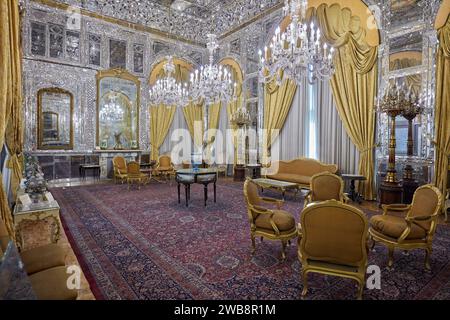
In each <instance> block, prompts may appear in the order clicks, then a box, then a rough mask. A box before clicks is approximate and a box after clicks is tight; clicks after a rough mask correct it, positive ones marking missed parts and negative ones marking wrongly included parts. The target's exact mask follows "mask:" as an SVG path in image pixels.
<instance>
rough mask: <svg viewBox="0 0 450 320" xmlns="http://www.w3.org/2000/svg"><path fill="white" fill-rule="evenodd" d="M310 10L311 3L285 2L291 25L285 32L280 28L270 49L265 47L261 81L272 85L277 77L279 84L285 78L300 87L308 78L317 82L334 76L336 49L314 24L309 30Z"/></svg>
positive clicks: (305, 0) (300, 1)
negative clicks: (326, 41)
mask: <svg viewBox="0 0 450 320" xmlns="http://www.w3.org/2000/svg"><path fill="white" fill-rule="evenodd" d="M307 8H308V1H307V0H285V6H284V14H285V15H289V16H290V17H291V23H290V24H289V26H288V27H287V29H286V31H285V32H281V30H280V27H278V28H277V29H276V31H275V36H274V37H273V39H272V41H271V43H270V45H269V48H268V47H265V48H264V55H263V52H262V51H261V50H259V57H260V72H259V75H260V80H261V82H264V83H268V82H270V81H272V80H273V79H274V77H275V81H276V82H277V84H278V85H280V84H281V82H282V80H283V78H288V79H291V80H294V81H296V83H297V84H300V83H301V82H302V81H304V79H308V80H309V82H310V83H314V82H315V81H317V80H318V79H319V80H326V79H329V78H330V77H331V76H332V75H333V73H334V71H335V68H334V65H333V57H334V48H332V47H331V48H329V46H328V44H326V43H324V42H323V41H322V39H321V32H320V29H319V28H316V27H315V26H314V23H313V22H311V24H310V25H309V27H308V24H307V23H306V10H307ZM269 49H270V50H269ZM280 71H282V72H280Z"/></svg>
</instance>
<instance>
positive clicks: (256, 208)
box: [250, 206, 273, 214]
mask: <svg viewBox="0 0 450 320" xmlns="http://www.w3.org/2000/svg"><path fill="white" fill-rule="evenodd" d="M250 209H251V210H253V211H255V212H256V213H260V214H272V213H273V211H272V210H270V209H267V208H264V207H260V206H251V207H250Z"/></svg>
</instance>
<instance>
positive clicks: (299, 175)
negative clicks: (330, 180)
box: [266, 158, 338, 188]
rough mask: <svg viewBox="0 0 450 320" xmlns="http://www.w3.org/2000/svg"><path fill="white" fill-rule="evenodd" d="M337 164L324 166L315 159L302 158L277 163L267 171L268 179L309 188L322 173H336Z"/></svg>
mask: <svg viewBox="0 0 450 320" xmlns="http://www.w3.org/2000/svg"><path fill="white" fill-rule="evenodd" d="M337 171H338V168H337V165H335V164H323V163H321V162H319V161H317V160H315V159H308V158H300V159H295V160H291V161H277V162H275V163H273V164H272V165H271V166H270V168H268V169H267V171H266V177H267V178H269V179H274V180H281V181H286V182H293V183H298V184H300V185H301V186H302V187H305V188H309V185H310V183H311V178H312V177H313V176H314V175H316V174H318V173H322V172H329V173H336V172H337Z"/></svg>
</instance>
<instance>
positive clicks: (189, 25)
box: [56, 0, 283, 44]
mask: <svg viewBox="0 0 450 320" xmlns="http://www.w3.org/2000/svg"><path fill="white" fill-rule="evenodd" d="M56 1H57V2H61V3H65V4H69V5H71V6H75V7H78V8H81V9H85V10H89V11H91V12H94V13H96V14H100V15H104V16H109V17H113V18H117V19H121V20H125V21H128V22H132V23H136V24H141V25H144V26H147V27H151V28H154V29H158V30H161V31H163V32H169V33H172V34H174V35H175V36H177V37H179V38H180V40H181V39H186V40H190V41H195V42H198V43H203V44H204V43H205V42H206V40H205V35H206V34H207V33H210V32H214V33H216V34H217V35H219V36H221V35H224V34H227V33H229V32H230V31H233V30H235V29H237V28H239V26H241V25H243V24H245V23H247V22H249V21H251V20H252V19H254V18H255V17H257V16H259V15H261V14H263V13H265V12H270V11H272V10H274V9H276V8H279V7H281V6H282V2H283V1H282V0H125V1H123V0H121V1H117V0H56Z"/></svg>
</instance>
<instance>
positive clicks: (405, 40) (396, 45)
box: [389, 31, 423, 71]
mask: <svg viewBox="0 0 450 320" xmlns="http://www.w3.org/2000/svg"><path fill="white" fill-rule="evenodd" d="M422 52H423V31H416V32H412V33H408V34H405V35H401V36H399V37H395V38H391V39H389V53H390V55H389V71H397V70H402V69H406V68H411V67H416V66H421V65H422V63H423V54H422Z"/></svg>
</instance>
